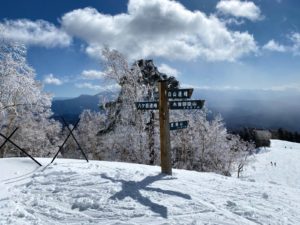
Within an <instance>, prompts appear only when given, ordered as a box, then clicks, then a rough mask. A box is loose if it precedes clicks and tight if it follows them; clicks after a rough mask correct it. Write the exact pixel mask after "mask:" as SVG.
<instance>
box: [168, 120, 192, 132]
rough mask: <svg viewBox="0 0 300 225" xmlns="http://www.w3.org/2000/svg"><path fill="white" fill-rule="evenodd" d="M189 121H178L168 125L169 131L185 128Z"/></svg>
mask: <svg viewBox="0 0 300 225" xmlns="http://www.w3.org/2000/svg"><path fill="white" fill-rule="evenodd" d="M188 124H189V121H178V122H171V123H170V130H179V129H184V128H187V126H188Z"/></svg>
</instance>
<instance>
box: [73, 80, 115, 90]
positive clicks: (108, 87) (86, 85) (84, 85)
mask: <svg viewBox="0 0 300 225" xmlns="http://www.w3.org/2000/svg"><path fill="white" fill-rule="evenodd" d="M75 86H76V87H78V88H83V89H91V90H95V91H114V90H118V89H119V88H120V86H119V85H118V84H110V85H105V86H103V85H102V86H101V85H95V84H92V83H89V82H85V83H80V84H75Z"/></svg>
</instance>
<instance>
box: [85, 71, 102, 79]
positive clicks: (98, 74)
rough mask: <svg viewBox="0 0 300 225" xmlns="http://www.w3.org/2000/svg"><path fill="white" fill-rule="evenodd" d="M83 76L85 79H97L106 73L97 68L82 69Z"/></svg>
mask: <svg viewBox="0 0 300 225" xmlns="http://www.w3.org/2000/svg"><path fill="white" fill-rule="evenodd" d="M81 76H82V77H83V78H84V79H89V80H97V79H102V78H103V77H104V73H103V72H102V71H97V70H84V71H82V73H81Z"/></svg>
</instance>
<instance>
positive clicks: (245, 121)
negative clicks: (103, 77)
mask: <svg viewBox="0 0 300 225" xmlns="http://www.w3.org/2000/svg"><path fill="white" fill-rule="evenodd" d="M117 95H118V94H117V93H112V92H101V93H99V94H97V95H93V96H91V95H81V96H79V97H77V98H72V99H64V100H54V101H53V104H52V110H53V112H54V118H56V119H60V117H61V116H63V117H65V118H66V120H68V121H69V122H70V123H75V122H76V120H77V119H78V117H79V115H80V113H81V112H82V111H83V110H84V109H90V110H93V111H99V104H100V102H102V101H103V99H106V101H111V100H113V99H116V98H117ZM192 98H193V99H205V100H206V101H205V104H206V107H207V108H208V110H210V111H211V113H210V114H209V117H210V118H212V117H213V116H214V115H216V114H221V116H222V117H223V118H224V121H225V123H226V126H227V128H228V129H229V130H236V129H240V128H243V127H249V128H264V129H278V128H280V127H281V128H284V129H286V130H289V131H298V132H299V131H300V104H299V103H298V102H299V99H300V94H299V93H287V92H274V91H273V92H272V91H240V90H237V91H232V90H226V91H215V90H197V89H195V90H194V93H193V96H192Z"/></svg>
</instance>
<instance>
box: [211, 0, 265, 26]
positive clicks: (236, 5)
mask: <svg viewBox="0 0 300 225" xmlns="http://www.w3.org/2000/svg"><path fill="white" fill-rule="evenodd" d="M216 8H217V10H218V12H220V13H222V14H224V15H230V16H234V17H241V18H246V19H249V20H251V21H257V20H260V19H262V16H261V11H260V8H259V7H258V6H256V5H255V4H254V3H253V2H251V1H240V0H221V1H220V2H218V4H217V6H216Z"/></svg>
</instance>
